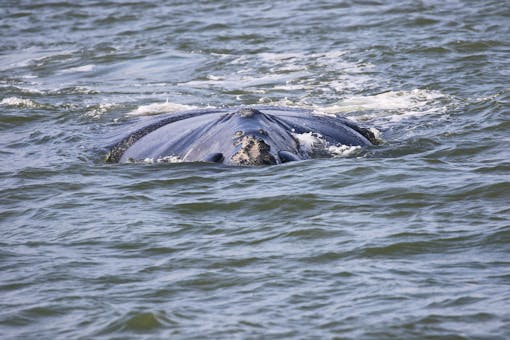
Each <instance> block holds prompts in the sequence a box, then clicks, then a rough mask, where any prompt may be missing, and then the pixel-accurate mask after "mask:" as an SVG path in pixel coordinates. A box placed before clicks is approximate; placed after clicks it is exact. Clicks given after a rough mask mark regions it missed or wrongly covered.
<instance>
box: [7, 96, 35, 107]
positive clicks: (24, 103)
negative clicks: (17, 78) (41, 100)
mask: <svg viewBox="0 0 510 340" xmlns="http://www.w3.org/2000/svg"><path fill="white" fill-rule="evenodd" d="M0 105H4V106H17V107H27V108H37V107H40V106H41V105H40V104H38V103H36V102H34V101H33V100H30V99H23V98H18V97H7V98H4V99H2V101H1V102H0Z"/></svg>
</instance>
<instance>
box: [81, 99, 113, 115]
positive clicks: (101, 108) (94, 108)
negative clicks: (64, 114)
mask: <svg viewBox="0 0 510 340" xmlns="http://www.w3.org/2000/svg"><path fill="white" fill-rule="evenodd" d="M117 106H118V104H116V103H102V104H99V105H90V106H88V107H87V109H88V111H87V112H86V113H85V115H86V116H87V117H90V118H100V117H101V116H103V115H104V114H105V113H107V112H109V111H110V110H112V109H113V108H115V107H117Z"/></svg>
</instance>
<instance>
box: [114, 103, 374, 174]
mask: <svg viewBox="0 0 510 340" xmlns="http://www.w3.org/2000/svg"><path fill="white" fill-rule="evenodd" d="M306 133H310V134H314V135H315V136H318V137H320V138H321V140H322V141H323V142H324V143H325V144H328V145H332V146H335V145H349V146H368V145H373V144H375V143H376V139H375V137H374V135H373V133H372V132H370V131H369V130H367V129H364V128H361V127H359V126H357V125H356V124H354V123H353V122H351V121H349V120H347V119H345V118H341V117H334V116H323V115H314V114H312V112H311V111H309V110H302V109H294V108H282V107H261V108H253V107H246V108H234V109H217V110H197V111H187V112H181V113H172V114H168V115H165V116H163V117H158V118H156V120H151V121H150V122H148V123H146V124H145V125H142V126H141V127H139V128H138V129H134V130H133V131H131V132H130V133H128V135H127V136H124V137H123V138H122V139H121V140H120V141H118V142H117V143H116V144H115V145H113V146H112V147H111V149H110V152H109V153H108V155H107V158H106V159H107V161H109V162H133V161H135V162H136V161H143V160H165V159H172V160H177V161H180V162H216V163H224V164H228V165H244V166H253V165H273V164H279V163H285V162H289V161H296V160H302V159H309V158H313V157H317V156H318V155H320V156H324V155H325V154H326V153H325V152H317V150H310V148H306V147H304V146H303V145H301V143H300V142H299V139H298V138H296V136H298V135H300V134H306Z"/></svg>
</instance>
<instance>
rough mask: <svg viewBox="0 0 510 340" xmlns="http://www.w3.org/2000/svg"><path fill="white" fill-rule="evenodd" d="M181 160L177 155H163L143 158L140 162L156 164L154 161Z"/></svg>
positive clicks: (175, 161)
mask: <svg viewBox="0 0 510 340" xmlns="http://www.w3.org/2000/svg"><path fill="white" fill-rule="evenodd" d="M182 162H183V160H182V159H181V158H180V157H178V156H164V157H160V158H145V159H143V160H142V161H141V163H147V164H156V163H182Z"/></svg>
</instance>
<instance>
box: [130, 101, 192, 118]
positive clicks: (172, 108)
mask: <svg viewBox="0 0 510 340" xmlns="http://www.w3.org/2000/svg"><path fill="white" fill-rule="evenodd" d="M196 108H197V106H193V105H185V104H178V103H172V102H169V101H168V100H167V101H166V102H164V103H152V104H148V105H141V106H139V107H138V108H137V109H135V110H133V111H131V112H128V113H127V114H126V115H127V116H150V115H156V114H160V113H170V112H177V111H186V110H193V109H196Z"/></svg>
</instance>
